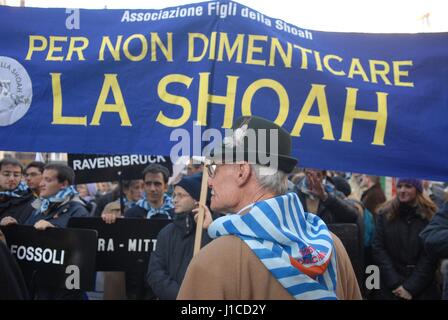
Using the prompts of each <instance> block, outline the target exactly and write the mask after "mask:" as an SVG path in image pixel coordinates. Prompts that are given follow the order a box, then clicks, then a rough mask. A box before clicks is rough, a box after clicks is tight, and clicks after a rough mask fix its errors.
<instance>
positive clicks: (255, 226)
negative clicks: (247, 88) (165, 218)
mask: <svg viewBox="0 0 448 320" xmlns="http://www.w3.org/2000/svg"><path fill="white" fill-rule="evenodd" d="M234 128H236V129H235V131H234V132H235V133H234V135H233V137H230V138H226V139H224V141H223V145H222V146H220V147H218V148H216V149H214V150H213V152H212V154H211V156H210V160H211V161H213V162H212V163H211V164H209V165H207V169H208V173H209V187H210V188H211V189H212V198H211V209H212V210H213V211H214V212H227V213H229V214H228V215H226V216H224V217H221V218H218V219H216V220H215V221H214V222H212V223H211V224H210V225H209V226H208V234H209V236H210V237H212V238H215V240H213V241H212V242H211V243H210V244H208V245H207V246H205V247H204V248H203V249H201V251H200V252H199V253H198V254H197V255H196V256H195V258H193V260H192V261H191V263H190V266H189V268H188V271H187V274H186V275H185V278H184V281H183V283H182V285H181V288H180V291H179V295H178V297H177V298H178V299H230V300H232V299H236V300H239V299H256V300H265V299H300V300H322V299H329V300H335V299H360V298H361V295H360V290H359V287H358V284H357V281H356V277H355V274H354V271H353V268H352V266H351V263H350V260H349V258H348V255H347V252H346V251H345V249H344V247H343V245H342V244H341V242H340V240H339V239H337V237H335V236H334V235H332V234H331V233H330V232H329V230H328V228H327V226H326V224H325V223H324V222H323V221H322V220H321V219H320V218H319V217H318V216H316V215H314V214H311V213H308V212H305V211H304V210H303V206H302V204H301V203H300V200H299V198H298V196H297V195H296V194H295V193H286V192H287V190H288V184H287V174H288V173H290V172H291V171H292V170H293V168H294V167H295V165H296V164H297V160H296V159H294V158H292V157H291V156H290V155H291V137H290V135H289V133H288V132H286V131H285V130H284V129H282V128H281V127H279V126H277V125H276V124H274V123H273V122H271V121H268V120H266V119H263V118H259V117H254V116H251V117H242V118H240V119H239V120H237V122H236V124H235V127H234ZM250 131H252V132H250ZM263 131H264V132H265V133H266V132H267V135H268V136H269V139H266V137H265V139H263V140H260V141H256V140H255V141H254V140H252V141H250V139H249V138H248V139H245V137H250V136H252V137H256V138H260V135H261V134H260V132H263ZM267 141H268V142H267ZM257 142H258V143H257ZM263 142H265V144H264V145H263ZM266 142H267V143H266ZM266 155H268V156H269V157H270V158H269V160H270V162H269V163H268V164H267V163H266V161H265V160H266ZM206 214H207V216H208V215H209V214H210V213H209V210H208V209H207V208H206ZM205 221H210V219H205ZM204 227H207V225H204Z"/></svg>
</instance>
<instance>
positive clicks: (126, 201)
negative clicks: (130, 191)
mask: <svg viewBox="0 0 448 320" xmlns="http://www.w3.org/2000/svg"><path fill="white" fill-rule="evenodd" d="M123 205H124V207H125V208H126V209H131V208H134V207H136V206H137V201H131V200H129V199H128V198H126V197H123Z"/></svg>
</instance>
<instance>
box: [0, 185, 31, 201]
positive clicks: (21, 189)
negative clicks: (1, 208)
mask: <svg viewBox="0 0 448 320" xmlns="http://www.w3.org/2000/svg"><path fill="white" fill-rule="evenodd" d="M28 191H29V188H28V186H27V184H26V183H25V182H23V181H20V183H19V185H18V186H17V187H16V188H15V189H14V190H8V191H0V197H2V196H4V197H12V198H20V197H23V195H24V194H25V193H27V192H28Z"/></svg>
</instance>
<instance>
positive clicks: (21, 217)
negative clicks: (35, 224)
mask: <svg viewBox="0 0 448 320" xmlns="http://www.w3.org/2000/svg"><path fill="white" fill-rule="evenodd" d="M22 174H23V167H22V164H21V163H20V162H19V161H17V160H16V159H9V158H6V159H3V160H1V161H0V225H7V224H9V223H23V222H24V221H25V220H26V219H27V218H28V216H29V215H30V214H31V212H32V211H33V207H32V206H31V202H33V200H34V197H33V194H32V192H31V190H30V189H29V188H28V186H27V185H26V184H25V183H23V182H22Z"/></svg>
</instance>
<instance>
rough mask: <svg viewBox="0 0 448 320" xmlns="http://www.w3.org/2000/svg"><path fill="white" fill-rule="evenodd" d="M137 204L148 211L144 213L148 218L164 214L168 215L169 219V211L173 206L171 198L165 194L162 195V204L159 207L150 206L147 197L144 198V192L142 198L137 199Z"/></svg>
mask: <svg viewBox="0 0 448 320" xmlns="http://www.w3.org/2000/svg"><path fill="white" fill-rule="evenodd" d="M137 206H139V207H140V208H143V209H145V210H146V211H147V212H148V214H147V215H146V218H148V219H151V217H152V216H155V215H156V214H164V215H166V216H167V217H168V219H171V215H170V211H171V210H172V209H173V208H174V204H173V200H172V199H171V197H169V196H168V195H166V194H165V195H163V204H162V206H161V207H160V208H153V207H151V205H150V204H149V201H148V199H147V198H146V193H145V196H144V198H143V199H140V200H138V201H137Z"/></svg>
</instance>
